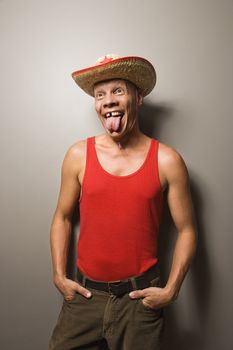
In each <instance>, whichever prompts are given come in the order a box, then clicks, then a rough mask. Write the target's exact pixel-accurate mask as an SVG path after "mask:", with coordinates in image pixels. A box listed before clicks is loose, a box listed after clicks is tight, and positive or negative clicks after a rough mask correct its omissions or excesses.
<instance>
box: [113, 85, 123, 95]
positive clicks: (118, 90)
mask: <svg viewBox="0 0 233 350" xmlns="http://www.w3.org/2000/svg"><path fill="white" fill-rule="evenodd" d="M123 92H124V90H123V89H122V88H121V87H118V88H117V89H116V90H115V93H116V94H119V95H120V94H123Z"/></svg>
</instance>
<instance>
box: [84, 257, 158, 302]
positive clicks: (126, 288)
mask: <svg viewBox="0 0 233 350" xmlns="http://www.w3.org/2000/svg"><path fill="white" fill-rule="evenodd" d="M159 275H160V271H159V267H158V264H155V265H153V266H152V267H150V268H149V269H148V270H147V271H145V272H143V273H142V274H140V275H137V276H132V277H129V278H127V279H124V280H120V281H116V282H103V281H96V280H93V279H90V278H87V277H86V276H85V275H84V274H83V273H82V272H81V271H80V269H79V268H77V280H78V282H80V283H81V284H82V285H83V287H87V288H88V287H89V288H93V289H97V290H102V291H105V292H109V293H110V294H114V295H116V296H121V295H123V294H125V293H129V292H131V291H132V290H136V289H143V288H148V287H150V281H151V280H153V279H155V278H156V277H159Z"/></svg>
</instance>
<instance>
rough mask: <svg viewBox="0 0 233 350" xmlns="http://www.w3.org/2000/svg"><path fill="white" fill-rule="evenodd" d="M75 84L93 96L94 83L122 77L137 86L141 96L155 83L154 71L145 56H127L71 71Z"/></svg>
mask: <svg viewBox="0 0 233 350" xmlns="http://www.w3.org/2000/svg"><path fill="white" fill-rule="evenodd" d="M72 78H73V79H74V81H75V82H76V84H77V85H78V86H79V87H80V88H81V89H82V90H84V91H85V92H86V93H87V94H88V95H90V96H93V97H94V85H95V84H96V83H98V82H101V81H105V80H110V79H124V80H129V81H130V82H131V83H133V84H134V85H136V86H137V88H139V90H140V92H141V93H142V95H143V96H146V95H148V94H149V93H150V92H151V91H152V90H153V88H154V86H155V84H156V72H155V69H154V67H153V65H152V64H151V63H150V62H149V61H147V60H146V59H145V58H142V57H137V56H127V57H121V58H116V59H114V60H111V61H110V62H107V63H103V64H98V65H95V66H92V67H89V68H85V69H81V70H78V71H75V72H73V73H72Z"/></svg>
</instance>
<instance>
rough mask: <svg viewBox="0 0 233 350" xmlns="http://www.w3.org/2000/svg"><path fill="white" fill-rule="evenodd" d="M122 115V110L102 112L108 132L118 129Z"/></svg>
mask: <svg viewBox="0 0 233 350" xmlns="http://www.w3.org/2000/svg"><path fill="white" fill-rule="evenodd" d="M123 116H124V112H123V111H111V112H107V113H105V114H104V117H105V127H106V129H107V130H109V131H110V132H113V131H120V129H121V119H122V118H123Z"/></svg>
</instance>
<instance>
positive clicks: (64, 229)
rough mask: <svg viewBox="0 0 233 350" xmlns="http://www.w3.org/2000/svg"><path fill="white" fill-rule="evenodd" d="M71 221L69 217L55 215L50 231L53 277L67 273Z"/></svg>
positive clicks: (59, 276)
mask: <svg viewBox="0 0 233 350" xmlns="http://www.w3.org/2000/svg"><path fill="white" fill-rule="evenodd" d="M70 233H71V222H70V220H69V219H68V218H63V217H56V216H55V217H54V219H53V222H52V225H51V231H50V247H51V255H52V264H53V278H54V280H55V279H56V278H61V277H64V276H65V275H66V264H67V255H68V247H69V242H70Z"/></svg>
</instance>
